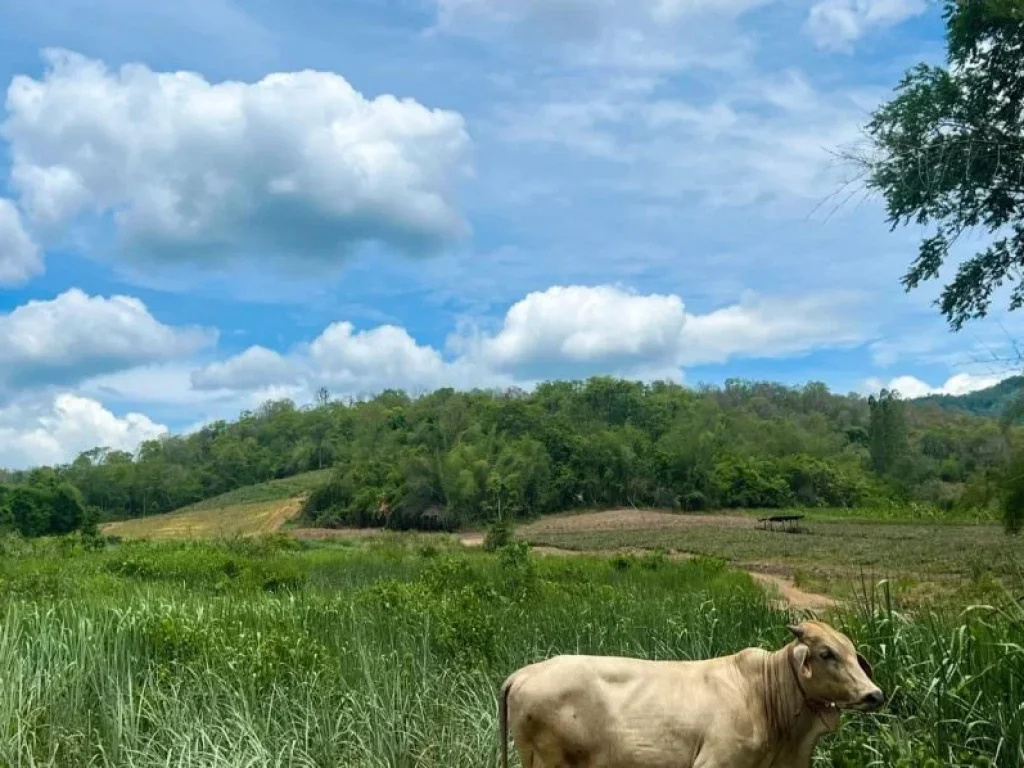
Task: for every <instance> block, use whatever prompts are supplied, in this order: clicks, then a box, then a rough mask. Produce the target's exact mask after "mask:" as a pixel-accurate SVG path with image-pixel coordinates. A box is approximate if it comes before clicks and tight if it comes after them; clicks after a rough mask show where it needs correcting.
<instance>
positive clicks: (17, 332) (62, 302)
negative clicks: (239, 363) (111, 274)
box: [0, 288, 215, 395]
mask: <svg viewBox="0 0 1024 768" xmlns="http://www.w3.org/2000/svg"><path fill="white" fill-rule="evenodd" d="M214 338H215V334H214V333H213V332H211V331H208V330H203V329H199V328H175V327H171V326H168V325H164V324H163V323H160V322H159V321H158V320H156V319H155V318H154V317H153V316H152V315H151V314H150V313H149V310H148V309H147V308H146V306H145V305H144V304H143V303H142V302H141V301H139V300H138V299H136V298H133V297H130V296H111V297H110V298H105V297H102V296H89V295H87V294H85V293H84V292H82V291H81V290H79V289H77V288H72V289H70V290H68V291H65V292H64V293H62V294H60V295H59V296H57V297H56V298H54V299H52V300H49V301H30V302H28V303H27V304H24V305H22V306H20V307H18V308H17V309H15V310H13V311H12V312H10V313H9V314H6V315H0V395H2V394H3V391H4V389H5V388H6V389H17V388H22V387H27V386H38V385H52V384H66V383H70V382H73V381H80V380H82V379H85V378H87V377H89V376H93V375H97V374H100V373H104V372H112V371H117V370H120V369H124V368H129V367H132V366H135V365H141V364H144V363H149V362H156V361H161V360H171V359H175V358H183V357H188V356H190V355H192V354H193V353H194V352H196V351H197V350H199V349H200V348H202V347H203V346H206V345H207V344H209V343H211V342H212V341H213V340H214Z"/></svg>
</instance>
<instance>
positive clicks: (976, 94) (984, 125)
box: [860, 0, 1024, 330]
mask: <svg viewBox="0 0 1024 768" xmlns="http://www.w3.org/2000/svg"><path fill="white" fill-rule="evenodd" d="M944 9H945V10H944V17H945V20H946V41H947V48H948V66H947V67H940V66H930V65H926V64H919V65H917V66H916V67H914V68H912V69H910V70H909V71H908V72H907V73H906V75H905V76H904V78H903V80H902V81H901V82H900V84H899V87H898V88H897V95H896V96H895V97H894V98H893V100H892V101H890V102H889V103H887V104H885V105H883V106H882V107H881V108H879V109H878V110H877V111H876V112H875V113H874V115H873V116H872V119H871V121H870V122H869V124H868V132H869V134H870V136H871V138H872V142H873V145H874V149H875V150H876V153H875V155H873V156H869V157H864V158H860V163H861V165H862V167H863V168H864V169H865V171H866V173H867V180H868V185H869V187H870V188H872V189H875V190H877V191H880V192H881V193H882V195H883V196H884V198H885V201H886V206H887V210H888V216H889V221H890V223H891V224H892V226H893V227H896V226H897V225H899V224H910V223H913V224H914V225H915V226H925V227H929V228H930V229H931V233H930V234H928V235H927V236H926V237H925V238H924V240H923V241H922V242H921V246H920V250H919V253H918V256H917V259H916V260H915V261H914V263H913V264H912V266H911V268H910V270H909V271H908V272H907V274H906V276H905V277H904V278H903V283H904V286H905V287H906V288H907V290H912V289H914V288H916V287H918V286H919V285H920V284H921V283H923V282H925V281H928V280H932V279H935V278H938V277H939V274H940V271H941V268H942V266H943V264H944V262H945V261H946V260H947V259H948V258H949V257H950V251H951V249H952V247H953V244H954V243H955V242H957V241H958V240H959V239H960V238H961V235H963V234H965V233H967V232H969V231H970V230H975V229H980V230H982V231H983V232H984V233H985V234H986V235H988V236H989V237H990V238H991V244H990V245H989V246H988V247H987V248H985V249H984V250H982V251H980V252H978V253H977V254H975V255H974V256H972V257H970V258H968V259H967V260H966V261H964V262H963V263H962V264H960V265H959V268H958V270H957V272H956V274H955V276H954V277H953V279H952V281H951V282H949V283H948V284H947V285H946V286H945V287H944V289H943V290H942V293H941V296H940V298H939V300H938V302H937V303H938V305H939V307H940V309H941V311H942V314H943V315H944V316H945V317H946V319H947V320H948V322H949V323H950V325H951V326H952V327H953V328H954V329H957V330H959V329H960V328H961V327H962V326H963V324H964V323H965V322H967V321H969V320H971V319H974V318H979V317H983V316H985V315H986V314H987V313H988V310H989V307H990V304H991V301H992V295H993V292H994V291H995V290H996V289H997V288H999V287H1000V286H1002V285H1003V284H1004V283H1011V284H1013V283H1015V285H1014V286H1013V288H1012V289H1011V290H1010V293H1009V307H1010V309H1011V310H1012V309H1018V308H1019V307H1020V306H1021V304H1022V303H1024V283H1021V282H1019V280H1018V278H1019V275H1018V268H1019V265H1020V264H1021V262H1022V261H1024V179H1022V176H1021V173H1020V169H1021V167H1024V110H1022V109H1021V104H1022V103H1024V9H1022V5H1021V3H1020V2H1019V0H966V1H964V0H945V2H944Z"/></svg>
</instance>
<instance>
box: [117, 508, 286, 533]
mask: <svg viewBox="0 0 1024 768" xmlns="http://www.w3.org/2000/svg"><path fill="white" fill-rule="evenodd" d="M301 511H302V499H301V498H298V499H288V500H285V501H260V502H249V503H243V504H231V505H228V506H223V507H203V508H198V509H197V508H194V507H190V508H186V509H183V510H181V511H178V512H170V513H168V514H166V515H153V516H152V517H140V518H136V519H134V520H120V521H118V522H114V523H107V524H105V525H104V526H102V530H103V533H105V534H108V535H111V536H120V537H121V538H125V539H212V538H230V537H232V536H255V535H259V534H264V533H274V532H276V531H279V530H280V529H281V528H282V526H284V524H285V523H287V522H288V521H289V520H292V519H294V518H295V517H296V516H297V515H298V514H299V513H300V512H301Z"/></svg>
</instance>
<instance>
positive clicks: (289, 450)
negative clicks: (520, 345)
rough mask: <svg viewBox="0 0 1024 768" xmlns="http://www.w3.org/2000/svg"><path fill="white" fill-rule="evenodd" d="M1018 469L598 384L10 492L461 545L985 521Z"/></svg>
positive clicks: (735, 392) (981, 436) (876, 425)
mask: <svg viewBox="0 0 1024 768" xmlns="http://www.w3.org/2000/svg"><path fill="white" fill-rule="evenodd" d="M1006 459H1007V443H1006V440H1005V439H1004V437H1003V436H1002V434H1001V433H1000V430H999V427H998V424H996V423H995V422H994V421H993V420H991V419H984V418H979V417H975V416H972V415H970V414H967V413H965V412H958V411H954V410H948V409H939V408H922V407H918V406H917V405H916V404H913V403H904V402H901V401H896V400H883V401H882V402H874V401H870V400H869V399H867V398H864V397H861V396H859V395H855V394H850V395H837V394H834V393H831V392H829V391H828V389H827V388H826V387H825V386H824V385H822V384H817V383H811V384H808V385H805V386H802V387H787V386H782V385H779V384H773V383H769V382H746V381H729V382H727V383H726V384H725V386H723V387H709V386H702V387H699V388H690V387H683V386H679V385H676V384H670V383H664V382H659V383H653V384H643V383H639V382H635V381H625V380H617V379H613V378H608V377H599V378H594V379H590V380H588V381H556V382H547V383H543V384H541V385H539V386H538V387H537V388H536V389H535V390H534V391H532V392H523V391H521V390H514V389H513V390H509V391H471V392H456V391H454V390H451V389H443V390H438V391H436V392H433V393H431V394H428V395H425V396H422V397H418V398H413V397H410V396H408V395H406V394H405V393H402V392H396V391H387V392H383V393H381V394H380V395H378V396H376V397H374V398H372V399H368V400H365V401H358V402H351V401H350V402H338V401H333V402H332V401H330V400H329V399H324V400H322V401H321V402H320V403H319V404H318V405H317V406H316V407H298V406H297V405H296V404H295V403H293V402H291V401H288V400H279V401H272V402H267V403H265V404H264V405H262V406H261V407H260V408H258V409H257V410H255V411H249V412H245V413H243V414H242V415H241V416H240V417H239V419H238V420H236V421H234V422H217V423H214V424H211V425H209V426H207V427H204V428H203V429H201V430H199V431H197V432H195V433H193V434H190V435H181V436H169V437H165V438H163V439H161V440H155V441H151V442H147V443H145V444H144V445H143V446H142V447H141V448H140V450H139V452H138V454H137V455H135V456H132V455H129V454H127V453H123V452H117V451H104V450H99V449H97V450H93V451H89V452H86V453H83V454H82V455H81V456H79V457H78V458H77V459H76V460H75V461H74V462H72V463H71V464H69V465H66V466H61V467H55V468H51V469H40V470H34V471H32V472H28V473H21V474H19V475H18V476H16V477H15V478H14V482H15V483H19V484H22V485H28V486H31V485H34V484H39V483H47V482H52V481H54V479H56V480H57V481H59V482H62V483H68V484H71V485H73V486H74V488H76V489H77V491H78V492H79V493H80V495H81V497H82V500H83V503H84V504H85V505H86V506H87V507H89V508H91V509H93V510H96V511H98V513H99V515H100V519H101V520H105V521H115V520H123V519H126V518H149V517H151V516H153V515H155V514H161V513H166V512H171V511H175V510H178V511H180V512H189V511H190V510H191V511H195V510H198V509H202V508H211V507H212V508H218V509H219V508H228V507H235V506H237V505H239V504H243V503H249V502H264V501H273V500H276V499H286V498H293V497H298V496H301V495H305V494H308V496H309V502H308V504H307V505H306V510H305V512H306V522H307V523H311V524H315V525H320V526H325V527H336V526H350V525H356V526H387V527H391V528H422V529H449V530H450V529H453V528H457V527H459V526H463V525H467V524H476V523H479V522H482V521H485V520H489V519H492V518H493V517H494V516H495V515H497V514H499V513H501V514H515V515H516V516H537V515H542V514H548V513H551V512H555V511H560V510H568V509H579V508H590V509H593V508H609V507H615V506H635V507H655V508H661V509H681V510H687V511H699V510H705V509H720V508H781V507H789V506H802V507H814V506H823V507H826V506H827V507H832V508H837V507H847V508H849V507H860V506H871V507H876V508H877V507H880V506H885V505H891V504H897V505H898V504H904V503H906V502H908V501H918V502H924V503H926V504H929V505H937V506H938V507H940V508H943V509H951V508H952V507H955V506H957V505H961V504H967V505H969V506H971V507H974V508H979V507H980V508H983V509H984V508H988V507H990V506H991V502H992V499H993V498H994V497H993V493H994V492H995V491H994V486H993V483H992V481H991V472H992V470H993V469H995V468H997V467H999V466H1001V465H1002V464H1003V463H1004V462H1005V461H1006ZM331 467H334V468H335V469H334V470H331V469H328V468H331ZM225 494H227V495H225Z"/></svg>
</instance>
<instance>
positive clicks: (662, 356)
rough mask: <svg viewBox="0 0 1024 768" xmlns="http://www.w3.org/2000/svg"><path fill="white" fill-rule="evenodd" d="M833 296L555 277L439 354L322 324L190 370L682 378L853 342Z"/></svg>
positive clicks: (372, 381)
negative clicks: (731, 301)
mask: <svg viewBox="0 0 1024 768" xmlns="http://www.w3.org/2000/svg"><path fill="white" fill-rule="evenodd" d="M850 308H851V300H850V299H849V297H843V296H825V297H815V298H805V299H799V300H793V301H782V300H767V299H761V298H758V297H757V296H754V295H749V296H745V297H744V299H743V301H742V302H741V303H740V304H738V305H736V306H733V307H726V308H723V309H719V310H716V311H714V312H711V313H709V314H704V315H699V314H690V313H687V312H686V311H685V308H684V306H683V302H682V299H680V297H679V296H675V295H661V294H637V293H635V292H632V291H629V290H626V289H623V288H619V287H615V286H607V285H602V286H573V285H570V286H554V287H551V288H548V289H547V290H545V291H538V292H534V293H531V294H529V295H527V296H526V297H524V298H523V299H521V300H520V301H518V302H516V303H515V304H514V305H513V306H512V307H510V308H509V310H508V312H507V313H506V315H505V317H504V319H503V322H502V324H501V326H500V327H499V328H498V329H497V330H496V331H495V332H494V333H487V332H485V331H483V330H481V329H479V328H476V327H469V328H464V329H462V330H460V331H459V332H457V333H455V334H453V335H452V336H451V337H449V339H448V343H447V352H448V356H445V355H443V354H442V353H441V352H440V351H439V350H437V349H435V348H434V347H431V346H425V345H421V344H419V343H417V342H416V340H415V339H413V338H412V337H411V336H410V335H409V334H408V332H406V330H405V329H403V328H399V327H397V326H392V325H385V326H379V327H376V328H372V329H370V330H365V331H356V330H355V328H354V327H353V325H352V324H351V323H348V322H340V323H335V324H334V325H331V326H330V327H328V328H327V329H326V330H325V331H324V332H323V333H322V334H320V336H318V337H317V338H316V339H314V340H313V341H312V342H310V343H309V344H304V345H301V346H299V347H297V348H296V349H294V350H293V351H292V352H290V353H289V354H287V355H278V354H277V353H274V352H271V351H269V350H264V349H261V348H251V349H250V350H247V351H246V352H244V353H243V354H241V355H238V356H235V357H233V358H230V359H228V360H226V361H223V362H219V363H214V364H212V365H208V366H207V367H205V368H202V369H200V370H197V371H196V372H195V373H194V374H193V377H192V382H193V385H194V386H195V387H196V388H199V389H210V390H217V389H220V390H224V391H232V390H234V391H239V390H251V389H254V388H256V387H266V386H271V385H275V384H276V385H288V384H291V385H293V386H300V387H301V388H302V389H303V390H304V391H305V392H307V393H309V394H311V393H312V392H313V391H315V389H316V388H318V387H319V386H321V385H322V386H326V387H328V389H330V390H331V391H333V392H335V393H336V394H364V393H369V392H375V391H380V390H381V389H384V388H387V387H394V388H401V389H406V390H410V391H429V390H433V389H436V388H437V387H442V386H454V387H460V388H465V387H473V386H505V385H508V384H511V383H513V382H515V383H518V384H520V385H530V384H531V383H533V382H536V381H539V380H543V379H551V378H567V377H573V378H576V377H586V376H590V375H595V374H600V373H607V374H613V375H618V376H626V377H631V378H639V379H647V380H650V379H654V378H671V379H675V380H679V379H681V378H682V371H681V368H682V367H683V366H687V365H700V364H707V363H721V362H725V361H727V360H729V359H731V358H733V357H736V356H747V357H778V356H785V355H793V354H800V353H804V352H808V351H810V350H812V349H817V348H823V347H835V346H842V345H848V344H852V343H856V342H857V341H859V340H860V339H861V335H860V331H859V329H858V328H857V321H856V320H855V319H854V318H853V317H852V313H851V312H850V311H849V310H850Z"/></svg>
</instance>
